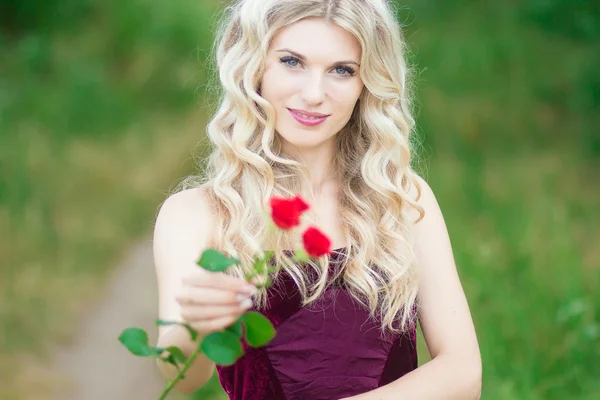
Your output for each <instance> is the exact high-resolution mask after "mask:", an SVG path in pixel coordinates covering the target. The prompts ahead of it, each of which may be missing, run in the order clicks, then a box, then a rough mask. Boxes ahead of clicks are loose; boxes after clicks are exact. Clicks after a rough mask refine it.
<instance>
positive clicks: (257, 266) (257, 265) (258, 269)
mask: <svg viewBox="0 0 600 400" xmlns="http://www.w3.org/2000/svg"><path fill="white" fill-rule="evenodd" d="M266 262H267V260H266V259H264V258H259V259H258V260H256V261H254V273H255V274H256V275H260V274H262V273H263V271H264V270H265V264H266Z"/></svg>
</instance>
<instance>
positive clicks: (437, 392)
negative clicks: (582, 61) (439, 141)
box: [345, 180, 482, 400]
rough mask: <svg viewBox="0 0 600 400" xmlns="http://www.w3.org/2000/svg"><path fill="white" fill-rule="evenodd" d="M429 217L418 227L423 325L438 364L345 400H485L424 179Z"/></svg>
mask: <svg viewBox="0 0 600 400" xmlns="http://www.w3.org/2000/svg"><path fill="white" fill-rule="evenodd" d="M420 184H421V188H422V196H421V199H420V200H419V202H420V204H421V205H422V206H423V207H424V208H425V217H424V219H423V220H422V221H420V222H419V223H418V224H417V225H416V226H415V235H416V236H415V252H416V256H417V262H418V265H419V268H420V271H421V285H420V288H419V296H420V301H421V308H420V313H419V320H420V323H421V328H422V330H423V334H424V337H425V341H426V342H427V347H428V349H429V352H430V354H431V357H432V360H431V361H429V362H428V363H426V364H424V365H422V366H421V367H419V368H417V369H416V370H414V371H412V372H410V373H408V374H406V375H405V376H403V377H402V378H400V379H398V380H396V381H394V382H391V383H389V384H388V385H385V386H382V387H380V388H377V389H375V390H373V391H370V392H368V393H364V394H361V395H358V396H353V397H349V398H346V399H345V400H350V399H352V400H376V399H377V400H386V399H390V400H391V399H394V400H397V399H410V400H418V399H427V400H436V399H443V400H453V399H456V400H467V399H479V398H480V396H481V369H482V368H481V356H480V352H479V345H478V342H477V336H476V334H475V328H474V326H473V321H472V319H471V314H470V312H469V306H468V304H467V300H466V298H465V294H464V292H463V289H462V285H461V283H460V280H459V277H458V273H457V271H456V265H455V263H454V256H453V254H452V248H451V245H450V239H449V237H448V231H447V230H446V224H445V222H444V218H443V216H442V213H441V211H440V207H439V205H438V203H437V201H436V199H435V196H434V194H433V192H432V191H431V188H430V187H429V185H427V183H426V182H425V181H423V180H420Z"/></svg>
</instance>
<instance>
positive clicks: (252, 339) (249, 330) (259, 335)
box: [242, 311, 275, 347]
mask: <svg viewBox="0 0 600 400" xmlns="http://www.w3.org/2000/svg"><path fill="white" fill-rule="evenodd" d="M242 317H243V322H244V325H245V326H246V341H247V342H248V344H250V345H251V346H252V347H260V346H264V345H265V344H267V343H269V341H270V340H271V339H273V337H274V336H275V328H274V327H273V325H272V324H271V321H269V320H268V319H267V317H265V316H264V315H262V314H261V313H258V312H256V311H248V312H247V313H245V314H244V315H243V316H242Z"/></svg>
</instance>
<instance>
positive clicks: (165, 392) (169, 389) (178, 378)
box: [158, 345, 200, 400]
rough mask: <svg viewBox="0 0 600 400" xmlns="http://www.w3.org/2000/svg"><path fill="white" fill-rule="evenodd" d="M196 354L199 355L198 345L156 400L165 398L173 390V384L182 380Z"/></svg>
mask: <svg viewBox="0 0 600 400" xmlns="http://www.w3.org/2000/svg"><path fill="white" fill-rule="evenodd" d="M198 353H200V345H198V346H196V350H194V352H193V353H192V355H191V356H190V357H189V358H188V359H187V361H186V362H185V364H184V365H183V368H181V369H180V370H179V373H177V375H176V376H175V378H174V379H173V380H172V381H170V382H169V383H168V384H167V386H166V387H165V390H164V392H162V394H161V395H160V397H159V398H158V400H164V399H165V398H166V397H167V394H169V392H170V391H171V389H173V387H175V384H176V383H177V382H179V381H180V380H181V379H182V378H183V376H184V375H185V372H186V371H187V370H188V369H189V368H190V366H191V365H192V363H193V362H194V360H195V359H196V356H198Z"/></svg>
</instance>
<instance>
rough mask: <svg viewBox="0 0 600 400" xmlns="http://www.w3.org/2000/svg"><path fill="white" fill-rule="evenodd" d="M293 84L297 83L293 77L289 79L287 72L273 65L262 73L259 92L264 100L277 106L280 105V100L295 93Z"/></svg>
mask: <svg viewBox="0 0 600 400" xmlns="http://www.w3.org/2000/svg"><path fill="white" fill-rule="evenodd" d="M295 86H297V85H296V84H295V83H294V80H293V79H290V76H289V74H286V73H285V71H282V69H281V68H277V66H274V67H271V68H270V69H268V70H267V71H265V73H264V75H263V79H262V84H261V94H262V97H263V98H264V99H265V100H267V101H268V102H269V103H271V105H272V106H273V107H275V108H277V107H279V106H281V104H280V103H281V102H283V101H285V100H286V99H287V98H288V97H290V96H291V95H293V94H294V93H295V90H296V89H295Z"/></svg>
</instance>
